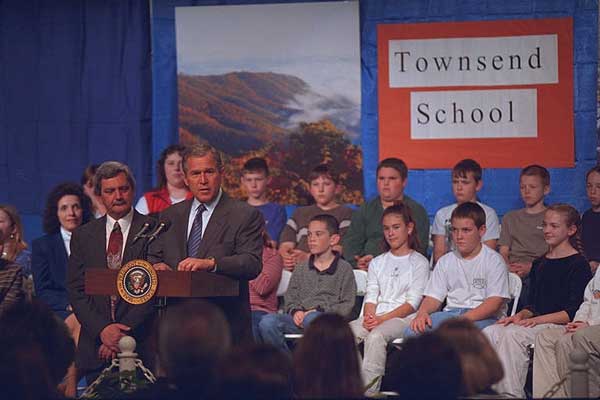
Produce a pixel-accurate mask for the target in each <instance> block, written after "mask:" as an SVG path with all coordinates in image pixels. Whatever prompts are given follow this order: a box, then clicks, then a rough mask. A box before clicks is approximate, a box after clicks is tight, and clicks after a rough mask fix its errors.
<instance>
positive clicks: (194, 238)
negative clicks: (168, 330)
mask: <svg viewBox="0 0 600 400" xmlns="http://www.w3.org/2000/svg"><path fill="white" fill-rule="evenodd" d="M183 171H184V173H185V183H186V184H187V185H188V187H189V188H190V191H191V192H192V194H193V195H194V198H193V199H191V200H187V201H184V202H181V203H178V204H175V205H173V206H171V207H169V208H168V209H166V210H165V211H163V212H162V213H161V214H160V217H159V220H160V221H168V222H170V227H169V229H168V230H167V231H166V232H164V233H163V234H162V235H160V236H159V237H158V239H157V240H156V241H154V242H153V243H152V244H151V245H150V248H149V250H148V261H150V262H152V263H154V267H155V268H156V269H157V270H165V269H174V270H178V271H208V272H212V273H216V274H223V275H227V276H229V277H232V278H234V279H237V280H239V295H238V296H237V297H222V298H211V299H209V300H210V301H211V302H213V303H214V304H216V305H218V306H219V307H220V308H221V309H222V310H223V312H224V313H225V316H226V317H227V320H228V321H229V325H230V327H231V334H232V338H233V341H234V343H242V342H249V341H251V340H252V327H251V322H250V300H249V296H248V281H249V280H252V279H254V278H256V276H258V274H259V273H260V271H261V269H262V259H261V257H262V247H263V240H262V231H263V229H264V219H263V217H262V215H261V214H260V212H259V211H258V210H256V209H255V208H253V207H251V206H249V205H248V204H246V203H244V202H241V201H237V200H234V199H232V198H230V197H229V196H228V195H227V194H226V193H224V192H223V190H222V189H221V179H222V172H223V165H222V161H221V156H220V154H219V153H218V152H217V151H216V150H215V149H214V148H213V147H211V146H208V145H194V146H191V147H189V148H188V149H187V150H186V151H185V152H184V154H183ZM167 312H168V308H167Z"/></svg>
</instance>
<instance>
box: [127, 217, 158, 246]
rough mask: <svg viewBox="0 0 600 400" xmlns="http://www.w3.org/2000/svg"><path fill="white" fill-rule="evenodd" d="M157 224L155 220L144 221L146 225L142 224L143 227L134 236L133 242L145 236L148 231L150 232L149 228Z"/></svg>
mask: <svg viewBox="0 0 600 400" xmlns="http://www.w3.org/2000/svg"><path fill="white" fill-rule="evenodd" d="M155 224H156V222H155V221H148V222H144V225H142V229H140V231H139V232H138V233H136V234H135V236H134V237H133V241H132V242H131V243H132V244H133V243H135V242H137V241H138V240H140V239H141V238H143V237H145V236H146V232H148V231H149V230H151V229H152V228H154V225H155Z"/></svg>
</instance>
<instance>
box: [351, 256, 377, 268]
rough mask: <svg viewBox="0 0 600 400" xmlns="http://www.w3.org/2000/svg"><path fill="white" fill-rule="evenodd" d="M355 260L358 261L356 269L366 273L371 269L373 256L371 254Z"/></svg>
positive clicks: (356, 257) (357, 257)
mask: <svg viewBox="0 0 600 400" xmlns="http://www.w3.org/2000/svg"><path fill="white" fill-rule="evenodd" d="M354 259H355V260H356V268H358V269H362V270H363V271H366V270H367V269H369V263H370V262H371V260H372V259H373V256H372V255H371V254H367V255H366V256H362V257H361V256H354Z"/></svg>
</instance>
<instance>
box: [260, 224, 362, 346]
mask: <svg viewBox="0 0 600 400" xmlns="http://www.w3.org/2000/svg"><path fill="white" fill-rule="evenodd" d="M307 236H308V247H309V250H310V254H311V255H310V257H309V258H308V261H307V262H303V263H300V264H299V265H298V266H297V267H296V269H295V270H294V273H293V274H292V278H291V279H290V285H289V287H288V290H287V292H286V293H285V296H284V302H285V303H284V311H285V314H267V315H265V316H264V317H263V318H262V319H261V320H260V323H259V331H260V335H261V337H262V339H263V341H264V342H265V343H270V344H272V345H274V346H275V347H277V348H279V349H281V350H283V351H286V352H289V351H290V350H289V348H288V347H287V344H286V343H285V338H284V335H285V334H286V333H300V332H302V331H303V329H305V328H306V327H307V326H308V325H309V324H310V323H311V321H313V320H314V319H315V318H316V317H317V316H318V315H319V314H320V313H323V312H333V313H337V314H340V315H343V316H348V315H349V314H350V312H351V311H352V308H353V307H354V301H355V297H356V281H355V280H354V273H353V272H352V267H351V266H350V264H348V263H347V262H346V261H344V260H343V259H341V258H340V254H339V253H337V252H335V251H334V250H333V248H334V247H335V246H336V245H337V244H338V243H339V241H340V235H339V229H338V223H337V220H336V219H335V217H334V216H332V215H328V214H320V215H316V216H314V217H312V218H311V219H310V223H309V224H308V235H307Z"/></svg>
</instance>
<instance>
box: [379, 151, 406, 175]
mask: <svg viewBox="0 0 600 400" xmlns="http://www.w3.org/2000/svg"><path fill="white" fill-rule="evenodd" d="M381 168H393V169H395V170H396V171H398V172H399V173H400V177H401V178H402V180H405V179H406V178H407V177H408V167H407V166H406V163H405V162H404V161H402V160H401V159H399V158H396V157H390V158H386V159H385V160H382V161H381V162H380V163H379V164H378V165H377V174H379V170H380V169H381Z"/></svg>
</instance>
